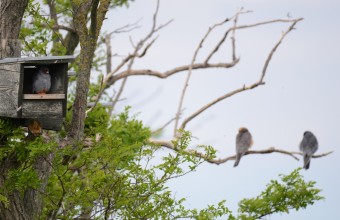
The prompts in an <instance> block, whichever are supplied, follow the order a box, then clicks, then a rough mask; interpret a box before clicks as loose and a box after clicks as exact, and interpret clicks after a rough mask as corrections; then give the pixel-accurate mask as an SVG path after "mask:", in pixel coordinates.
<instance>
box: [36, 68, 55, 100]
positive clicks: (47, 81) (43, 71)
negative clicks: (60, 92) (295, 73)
mask: <svg viewBox="0 0 340 220" xmlns="http://www.w3.org/2000/svg"><path fill="white" fill-rule="evenodd" d="M50 89H51V75H50V71H49V69H48V68H47V67H46V66H42V67H40V68H39V69H38V71H37V72H36V73H34V75H33V93H37V94H46V93H47V92H48V91H50Z"/></svg>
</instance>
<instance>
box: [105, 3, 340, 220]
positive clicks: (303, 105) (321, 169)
mask: <svg viewBox="0 0 340 220" xmlns="http://www.w3.org/2000/svg"><path fill="white" fill-rule="evenodd" d="M155 6H156V1H155V0H148V1H135V2H133V3H131V4H130V6H129V8H128V9H118V10H114V11H111V12H110V13H109V15H108V19H107V20H106V23H105V26H104V27H105V29H106V30H108V31H110V30H114V29H116V28H118V27H121V26H123V25H125V24H127V23H134V22H135V21H137V20H139V19H140V18H143V19H142V20H141V22H140V24H141V25H142V28H140V29H138V30H135V31H134V32H131V33H129V34H125V35H119V36H115V37H114V38H113V41H112V47H113V50H114V51H113V52H114V53H119V54H124V53H127V51H129V49H131V46H130V41H129V38H128V36H129V35H131V36H132V38H133V40H134V41H135V42H137V41H138V40H139V38H140V37H141V36H144V35H145V34H146V33H147V32H148V31H149V29H150V21H151V20H152V13H153V11H154V9H155ZM241 7H244V8H245V9H246V10H252V11H253V13H250V14H246V15H243V16H241V17H240V19H239V23H240V24H249V23H256V22H259V21H264V20H269V19H277V18H287V14H288V13H289V15H291V16H292V17H293V18H298V17H303V18H304V20H303V21H302V22H299V23H298V24H297V26H296V30H294V31H293V32H291V33H290V34H289V35H288V36H287V37H286V39H285V40H284V41H283V43H282V45H281V46H280V47H279V49H278V50H277V52H276V53H275V55H274V57H273V59H272V61H271V63H270V65H269V69H268V71H267V75H266V78H265V82H266V85H264V86H260V87H258V88H256V89H254V90H251V91H247V92H244V93H241V94H238V95H236V96H233V97H232V98H229V99H226V100H225V101H223V102H220V103H219V104H217V105H215V106H214V107H213V108H211V109H210V110H208V111H206V112H204V113H203V114H201V115H200V116H199V117H197V118H196V119H195V120H194V121H193V122H191V123H189V125H188V126H187V129H189V130H190V131H191V132H192V134H193V136H194V137H195V139H194V140H193V143H192V146H193V147H194V146H195V145H196V144H209V145H212V146H214V147H215V148H216V149H217V151H218V153H217V155H218V157H219V158H223V157H227V156H231V155H234V154H235V136H236V134H237V130H238V128H239V127H241V126H245V127H247V128H248V129H249V130H250V132H251V133H252V134H253V137H254V142H255V144H254V146H253V147H252V149H253V150H260V149H267V148H269V147H271V146H274V147H276V148H279V149H283V150H288V151H298V145H299V142H300V141H301V139H302V135H303V132H304V131H305V130H310V131H312V132H313V133H314V134H315V135H316V136H317V138H318V140H319V150H318V151H317V153H318V154H320V153H326V152H329V151H335V152H334V153H333V154H331V155H329V156H327V157H323V158H319V159H313V160H312V161H311V167H310V169H309V170H308V171H304V170H303V171H302V174H303V175H304V177H305V179H306V180H313V181H316V182H317V185H316V186H317V187H318V188H320V189H322V192H321V195H322V196H324V197H326V199H325V200H324V201H319V202H317V203H315V204H314V205H313V206H309V207H308V208H307V209H306V210H300V211H299V212H295V211H292V212H291V213H290V214H288V215H287V214H282V215H272V216H271V217H270V218H268V219H273V220H274V219H275V220H277V219H308V220H319V219H321V218H323V219H340V212H339V208H340V205H339V201H338V199H339V198H340V190H339V189H338V187H339V186H340V172H339V168H340V154H339V151H338V147H339V146H340V140H339V139H337V138H338V135H339V131H340V129H339V125H340V117H339V113H340V104H339V95H340V75H339V74H340V71H339V70H340V68H339V65H338V64H339V51H340V43H339V39H340V29H339V27H340V13H339V9H340V2H339V1H335V0H323V1H321V0H318V1H307V0H300V1H293V0H285V1H283V0H279V1H269V0H258V1H255V0H252V1H247V0H232V1H231V0H229V1H228V0H213V1H206V0H205V1H204V0H185V1H183V0H171V1H170V0H167V1H166V0H163V1H161V4H160V10H159V20H158V22H159V24H160V23H165V22H167V21H168V20H170V19H174V21H173V22H172V23H171V24H170V25H169V26H168V27H166V28H165V29H163V30H162V31H161V32H159V33H158V35H159V38H158V40H157V41H156V43H155V44H154V45H153V47H152V48H151V49H150V50H149V51H148V54H147V56H146V57H145V58H143V59H142V60H140V61H138V62H136V66H135V68H150V69H155V70H159V71H165V70H168V69H170V68H173V67H175V66H179V65H184V64H189V63H190V61H191V59H192V56H193V53H194V50H195V49H196V47H197V45H198V43H199V41H200V39H201V38H202V36H203V35H204V34H205V33H206V31H207V29H208V27H209V26H212V25H213V24H215V23H217V22H220V21H222V20H223V19H225V18H227V17H231V16H232V15H233V14H234V13H235V12H236V11H237V10H238V9H239V8H241ZM287 27H288V25H287V24H271V25H268V26H262V27H258V28H253V29H247V30H242V31H239V32H238V33H237V35H236V38H237V56H239V57H240V58H241V60H240V63H239V64H238V65H237V66H236V67H234V68H232V69H213V70H203V71H197V72H194V73H193V75H192V79H191V81H190V83H189V87H188V92H187V95H186V97H185V102H184V107H185V111H184V117H185V116H188V115H190V114H191V113H192V112H194V111H195V110H197V109H198V108H199V107H201V106H202V105H204V104H206V103H208V102H209V101H211V100H212V99H215V98H217V97H219V96H221V95H223V94H224V93H226V92H228V91H231V90H233V89H236V88H239V87H240V86H242V85H243V84H246V85H248V84H250V83H253V82H254V81H255V80H257V79H258V78H259V76H260V73H261V69H262V66H263V63H264V61H265V59H266V56H267V55H268V53H269V51H270V50H271V48H272V47H273V45H274V44H275V42H276V41H277V40H278V39H279V37H280V36H281V33H282V31H284V30H286V28H287ZM221 34H222V32H219V31H217V32H216V33H215V35H214V36H212V38H211V40H210V41H209V42H210V43H211V42H214V41H216V40H217V39H219V38H220V37H221ZM210 46H211V44H210ZM206 48H207V49H209V43H208V44H207V45H206V46H204V47H203V50H202V53H204V51H207V50H205V49H206ZM229 57H230V44H228V45H227V46H225V47H224V48H223V51H222V52H221V53H220V54H219V56H217V58H216V60H217V61H218V60H222V59H223V60H227V59H229ZM113 61H114V62H118V61H119V59H114V60H113ZM186 75H187V72H182V73H180V74H178V75H176V76H172V77H170V78H168V79H158V78H150V77H143V76H141V77H132V78H129V80H128V83H127V88H126V90H125V92H124V94H123V97H124V98H126V99H127V100H126V101H125V102H121V103H120V105H119V106H118V107H117V111H119V110H121V109H122V108H123V106H124V105H131V106H132V111H133V112H134V113H139V115H138V118H139V119H141V120H143V121H144V123H146V125H147V126H150V127H151V128H153V129H155V128H158V127H159V126H161V125H163V124H164V123H165V122H167V121H168V120H169V119H170V118H172V117H174V115H175V113H176V110H177V107H178V101H179V97H180V93H181V90H182V87H183V84H184V80H185V77H186ZM172 132H173V124H171V125H170V126H169V127H168V128H167V130H166V132H165V133H164V135H163V137H162V139H165V140H166V139H169V138H170V137H171V135H172ZM164 151H165V152H167V151H166V150H164ZM232 166H233V161H231V162H227V163H225V164H222V165H219V166H217V165H213V164H208V163H204V165H202V166H201V167H199V169H198V170H197V172H195V173H191V174H189V175H187V176H185V177H183V178H179V179H176V180H174V181H172V182H170V183H169V186H170V188H171V190H172V191H173V193H174V194H175V195H176V197H177V198H181V197H185V198H187V202H186V205H187V206H188V207H190V208H203V207H206V206H207V205H208V204H217V203H218V202H219V201H221V200H223V199H226V200H227V205H228V207H229V208H231V209H232V210H233V211H236V209H237V203H238V202H239V201H240V200H241V199H242V198H249V197H253V196H256V195H258V194H260V192H261V191H262V190H264V188H265V185H266V184H267V183H269V181H270V180H271V179H278V175H279V174H289V173H290V172H291V171H292V170H293V169H295V168H297V167H300V166H302V161H296V160H294V159H292V158H291V157H289V156H285V155H281V154H266V155H250V156H245V157H243V158H242V160H241V162H240V164H239V166H238V167H237V168H233V167H232Z"/></svg>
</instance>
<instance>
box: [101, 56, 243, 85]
mask: <svg viewBox="0 0 340 220" xmlns="http://www.w3.org/2000/svg"><path fill="white" fill-rule="evenodd" d="M238 62H239V59H236V60H235V61H233V62H231V63H213V64H210V63H195V64H194V65H193V66H192V69H193V70H194V69H208V68H231V67H233V66H235V65H236V64H237V63H238ZM189 68H190V65H183V66H178V67H175V68H173V69H170V70H168V71H166V72H163V73H162V72H158V71H156V70H150V69H141V70H131V71H129V72H128V71H124V72H121V73H119V74H117V75H115V76H112V77H111V78H108V80H107V83H106V86H111V85H112V84H114V83H115V82H116V81H118V80H120V79H123V78H125V77H128V76H142V75H146V76H154V77H158V78H161V79H164V78H167V77H169V76H172V75H174V74H176V73H179V72H183V71H187V70H189Z"/></svg>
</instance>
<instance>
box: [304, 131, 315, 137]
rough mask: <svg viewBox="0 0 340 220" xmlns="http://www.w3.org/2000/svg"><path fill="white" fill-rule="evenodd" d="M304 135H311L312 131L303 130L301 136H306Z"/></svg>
mask: <svg viewBox="0 0 340 220" xmlns="http://www.w3.org/2000/svg"><path fill="white" fill-rule="evenodd" d="M306 135H313V133H312V132H310V131H305V132H304V133H303V136H306Z"/></svg>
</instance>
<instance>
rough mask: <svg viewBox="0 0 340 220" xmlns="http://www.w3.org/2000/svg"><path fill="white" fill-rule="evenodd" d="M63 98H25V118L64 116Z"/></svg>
mask: <svg viewBox="0 0 340 220" xmlns="http://www.w3.org/2000/svg"><path fill="white" fill-rule="evenodd" d="M62 103H63V100H23V102H22V117H23V118H51V119H52V118H62V117H63V108H62Z"/></svg>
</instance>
